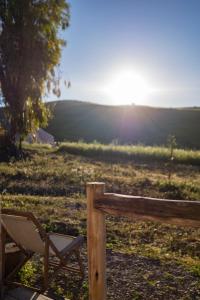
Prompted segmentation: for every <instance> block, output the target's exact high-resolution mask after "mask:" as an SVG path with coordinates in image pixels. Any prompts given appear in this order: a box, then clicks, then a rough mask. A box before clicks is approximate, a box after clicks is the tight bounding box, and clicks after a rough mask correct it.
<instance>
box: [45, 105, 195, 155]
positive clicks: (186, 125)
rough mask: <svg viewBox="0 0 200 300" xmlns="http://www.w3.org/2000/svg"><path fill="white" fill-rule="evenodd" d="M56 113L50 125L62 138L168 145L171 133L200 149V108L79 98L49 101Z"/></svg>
mask: <svg viewBox="0 0 200 300" xmlns="http://www.w3.org/2000/svg"><path fill="white" fill-rule="evenodd" d="M48 105H50V106H51V107H52V108H53V111H54V117H53V118H52V120H51V121H50V123H49V126H48V127H47V129H46V130H47V131H48V132H49V133H51V134H52V135H53V136H54V137H55V139H57V140H58V141H64V140H69V141H78V140H80V139H83V140H84V141H86V142H92V141H94V140H97V141H99V142H102V143H110V142H111V141H113V140H118V142H119V143H122V144H127V143H130V144H131V143H142V144H145V145H164V144H165V145H166V141H167V138H168V136H169V135H170V134H173V135H175V136H176V139H177V143H178V146H180V147H184V148H193V149H200V108H199V107H190V108H154V107H148V106H137V105H128V106H127V105H122V106H110V105H100V104H95V103H89V102H82V101H76V100H60V101H52V102H49V103H48Z"/></svg>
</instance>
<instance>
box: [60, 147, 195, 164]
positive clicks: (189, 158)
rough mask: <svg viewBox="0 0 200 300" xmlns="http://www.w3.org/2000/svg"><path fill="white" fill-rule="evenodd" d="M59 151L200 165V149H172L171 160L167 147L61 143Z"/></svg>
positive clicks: (98, 156) (102, 157)
mask: <svg viewBox="0 0 200 300" xmlns="http://www.w3.org/2000/svg"><path fill="white" fill-rule="evenodd" d="M59 151H61V152H68V153H71V154H78V155H84V156H88V157H94V158H101V159H107V160H116V161H117V160H125V161H136V162H137V161H148V162H153V161H154V162H166V163H170V164H176V163H179V164H191V165H197V166H200V151H194V150H184V149H174V154H173V158H174V160H173V162H171V160H170V149H169V148H167V147H156V146H154V147H153V146H143V145H112V144H110V145H104V144H100V143H97V142H96V143H90V144H89V143H84V142H78V143H70V142H68V143H62V144H61V145H60V146H59Z"/></svg>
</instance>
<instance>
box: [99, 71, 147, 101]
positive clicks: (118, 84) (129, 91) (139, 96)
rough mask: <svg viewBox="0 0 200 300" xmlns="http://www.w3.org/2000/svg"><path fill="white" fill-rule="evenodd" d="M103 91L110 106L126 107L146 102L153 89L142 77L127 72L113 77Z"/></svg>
mask: <svg viewBox="0 0 200 300" xmlns="http://www.w3.org/2000/svg"><path fill="white" fill-rule="evenodd" d="M105 90H106V93H107V95H108V96H109V98H110V100H111V101H112V104H115V105H127V104H133V103H134V104H143V103H145V102H147V100H148V96H149V95H150V93H151V92H152V90H153V89H152V88H151V86H150V85H149V84H148V83H147V81H146V80H145V79H144V78H143V77H142V76H140V75H139V74H136V73H134V72H133V71H128V70H127V71H121V72H119V73H118V74H117V75H115V76H113V77H112V78H111V80H110V83H109V84H108V85H107V87H106V89H105Z"/></svg>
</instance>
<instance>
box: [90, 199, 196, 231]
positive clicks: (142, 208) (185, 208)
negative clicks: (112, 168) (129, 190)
mask: <svg viewBox="0 0 200 300" xmlns="http://www.w3.org/2000/svg"><path fill="white" fill-rule="evenodd" d="M94 207H95V208H96V209H98V210H100V211H102V212H105V213H108V214H112V215H116V216H128V217H133V218H135V219H140V220H150V221H160V222H164V223H169V224H176V225H182V226H192V227H199V226H200V201H186V200H168V199H156V198H148V197H137V196H126V195H119V194H113V193H104V194H103V195H100V196H98V197H96V198H95V200H94Z"/></svg>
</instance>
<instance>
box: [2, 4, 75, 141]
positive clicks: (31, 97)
mask: <svg viewBox="0 0 200 300" xmlns="http://www.w3.org/2000/svg"><path fill="white" fill-rule="evenodd" d="M69 17H70V16H69V5H68V3H67V2H66V1H65V0H1V1H0V84H1V86H0V87H1V90H0V92H1V99H2V100H1V101H2V103H3V104H4V106H5V111H6V118H7V123H8V133H9V140H10V142H11V143H12V144H13V143H15V142H16V135H18V136H19V140H20V144H21V141H22V140H23V138H24V136H25V135H26V134H27V133H29V132H31V131H33V130H35V129H37V128H38V127H39V126H44V125H46V124H47V121H48V118H49V115H50V111H49V110H48V108H47V106H46V105H45V104H44V103H43V101H42V97H43V96H44V94H45V92H46V91H50V90H52V91H53V93H54V94H56V95H57V96H59V95H60V89H59V81H60V78H59V76H57V75H56V72H55V68H56V66H57V65H58V64H59V60H60V56H61V50H62V47H63V46H64V45H65V41H64V40H63V39H61V38H59V30H65V29H66V28H67V27H68V26H69Z"/></svg>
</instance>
